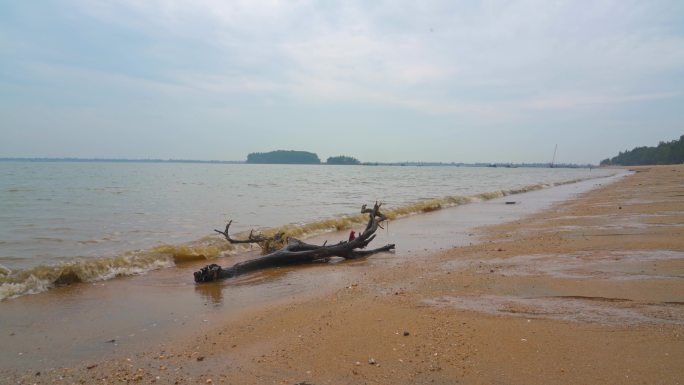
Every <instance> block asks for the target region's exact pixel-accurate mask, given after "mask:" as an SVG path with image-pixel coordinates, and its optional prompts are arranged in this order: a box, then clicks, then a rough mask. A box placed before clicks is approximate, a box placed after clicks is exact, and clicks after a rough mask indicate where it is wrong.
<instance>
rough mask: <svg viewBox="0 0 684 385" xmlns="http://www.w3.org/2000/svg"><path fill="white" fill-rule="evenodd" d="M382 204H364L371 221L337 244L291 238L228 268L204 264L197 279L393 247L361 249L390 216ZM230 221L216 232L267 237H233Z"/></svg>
mask: <svg viewBox="0 0 684 385" xmlns="http://www.w3.org/2000/svg"><path fill="white" fill-rule="evenodd" d="M381 205H382V204H381V203H378V202H376V203H375V205H373V208H372V209H369V208H368V207H367V206H366V205H363V206H362V207H361V212H362V213H367V214H368V216H369V218H368V224H367V225H366V228H365V229H364V231H363V232H362V233H360V234H359V235H358V236H357V237H356V238H355V239H353V240H351V241H340V242H339V243H337V244H334V245H327V241H326V243H324V244H323V245H322V246H318V245H312V244H309V243H306V242H302V241H300V240H298V239H295V238H289V239H288V240H287V244H286V245H285V246H284V247H283V248H281V249H279V250H277V251H274V252H272V253H270V254H266V255H264V256H262V257H259V258H255V259H250V260H247V261H243V262H239V263H236V264H235V265H233V266H231V267H228V268H222V267H221V266H219V265H216V264H211V265H208V266H205V267H204V268H202V269H201V270H199V271H196V272H195V273H194V275H195V282H210V281H214V280H218V279H225V278H232V277H236V276H238V275H240V274H245V273H248V272H251V271H255V270H260V269H266V268H269V267H278V266H287V265H295V264H304V263H313V262H321V261H326V260H327V259H328V258H330V257H341V258H344V259H357V258H363V257H367V256H369V255H372V254H375V253H379V252H383V251H391V250H394V244H388V245H385V246H383V247H379V248H377V249H372V250H362V249H364V248H365V247H366V246H368V244H369V243H370V242H371V241H373V239H375V235H376V234H375V232H376V231H377V229H378V227H380V228H382V227H381V226H380V222H382V221H384V220H386V219H387V217H385V215H384V214H382V213H381V212H380V206H381ZM231 222H232V221H231ZM231 222H228V224H227V225H226V230H225V231H219V230H215V231H216V232H217V233H219V234H223V235H224V237H225V238H226V239H227V240H228V241H229V242H231V243H258V242H260V241H263V240H265V238H259V237H260V236H255V237H253V236H252V234H251V233H250V236H249V238H248V239H247V240H242V241H240V240H231V238H230V236H229V235H228V229H229V227H230V224H231ZM281 237H282V235H281ZM257 239H260V240H257Z"/></svg>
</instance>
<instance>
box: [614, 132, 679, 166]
mask: <svg viewBox="0 0 684 385" xmlns="http://www.w3.org/2000/svg"><path fill="white" fill-rule="evenodd" d="M677 163H684V135H682V136H680V137H679V140H673V141H671V142H660V144H658V146H657V147H645V146H644V147H636V148H634V149H632V150H631V151H625V152H622V151H621V152H620V153H619V154H618V155H617V156H614V157H612V158H610V159H604V160H602V161H601V165H602V166H606V165H611V164H615V165H622V166H637V165H646V164H677Z"/></svg>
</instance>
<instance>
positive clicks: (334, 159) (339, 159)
mask: <svg viewBox="0 0 684 385" xmlns="http://www.w3.org/2000/svg"><path fill="white" fill-rule="evenodd" d="M325 163H326V164H342V165H354V164H361V162H359V160H358V159H356V158H354V157H352V156H345V155H340V156H331V157H329V158H328V160H327V161H326V162H325Z"/></svg>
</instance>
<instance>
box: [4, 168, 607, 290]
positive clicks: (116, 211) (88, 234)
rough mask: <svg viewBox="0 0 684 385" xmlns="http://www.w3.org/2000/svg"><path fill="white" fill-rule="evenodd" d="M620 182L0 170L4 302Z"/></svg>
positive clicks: (564, 172) (467, 175)
mask: <svg viewBox="0 0 684 385" xmlns="http://www.w3.org/2000/svg"><path fill="white" fill-rule="evenodd" d="M614 173H616V171H615V170H606V169H593V170H588V169H563V168H553V169H551V168H472V167H410V166H409V167H390V166H376V167H373V166H324V165H316V166H311V165H247V164H179V163H173V164H171V163H105V162H93V163H87V162H78V163H71V162H8V161H6V162H0V300H3V299H7V298H12V297H16V296H19V295H23V294H29V293H38V292H41V291H45V290H48V289H49V288H51V287H54V286H56V285H63V284H70V283H73V282H92V281H98V280H105V279H111V278H114V277H117V276H125V275H131V274H141V273H145V272H148V271H150V270H154V269H159V268H170V267H173V266H175V265H177V264H181V263H184V262H185V261H193V260H197V259H207V260H212V259H215V258H221V257H227V256H230V255H234V254H236V253H240V252H242V251H244V250H245V248H244V247H243V248H240V247H236V246H233V245H229V244H227V242H225V240H223V239H222V238H221V237H220V236H218V235H215V234H214V233H213V232H212V229H214V228H220V229H222V228H223V227H224V226H225V223H226V222H227V221H228V220H230V219H232V220H233V221H234V222H233V225H232V226H231V233H232V234H234V235H235V236H236V237H239V236H240V235H243V236H244V235H245V234H246V232H248V231H249V229H252V228H254V229H259V230H261V231H264V232H266V233H269V232H274V231H281V230H284V231H286V232H287V233H288V234H289V235H292V236H297V237H304V236H307V235H313V234H316V233H321V232H325V231H331V230H344V229H348V228H351V227H352V226H354V225H355V224H357V223H362V222H363V221H364V220H365V218H364V217H363V216H361V215H359V214H358V212H359V210H360V207H361V205H362V204H364V203H367V204H372V203H373V202H375V201H381V202H383V204H384V208H385V209H384V211H385V212H386V213H388V214H389V216H390V218H391V219H394V218H397V217H401V216H406V215H413V214H419V213H421V212H427V211H434V210H438V209H440V208H443V207H449V206H454V205H458V204H467V203H469V202H472V201H476V200H486V199H491V198H495V197H500V196H504V195H509V194H515V193H521V192H525V191H530V190H536V189H541V188H545V187H549V186H553V185H558V184H564V183H571V182H574V181H578V180H584V179H589V178H596V177H602V176H607V175H611V174H614Z"/></svg>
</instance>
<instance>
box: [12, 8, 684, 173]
mask: <svg viewBox="0 0 684 385" xmlns="http://www.w3.org/2000/svg"><path fill="white" fill-rule="evenodd" d="M683 121H684V1H681V0H675V1H653V0H649V1H644V0H638V1H630V0H616V1H582V0H574V1H550V0H543V1H482V2H477V1H454V0H446V1H410V2H400V1H387V2H383V1H358V2H356V1H340V2H332V1H320V2H314V1H292V2H279V1H263V2H258V1H254V0H247V1H222V0H215V1H214V0H188V1H184V0H174V1H164V0H145V1H140V0H129V1H125V0H124V1H118V2H114V1H111V2H110V1H89V0H64V1H56V0H45V1H22V0H7V1H2V2H0V134H1V135H0V157H43V156H45V157H71V156H73V157H100V158H175V159H181V158H182V159H220V160H243V159H245V158H246V155H247V154H248V153H249V152H255V151H269V150H275V149H296V150H308V151H313V152H316V153H318V155H319V156H320V157H321V158H326V157H328V156H333V155H340V154H345V155H351V156H355V157H357V158H359V159H360V160H362V161H407V160H408V161H444V162H451V161H457V162H461V161H462V162H478V161H482V162H548V161H550V160H551V157H552V155H553V148H554V145H556V144H558V155H557V161H558V162H581V163H586V162H592V163H597V162H599V161H600V160H601V159H603V158H606V157H609V156H613V155H615V154H616V153H617V152H618V151H620V150H625V149H628V148H632V147H634V146H638V145H656V144H657V143H658V142H659V141H667V140H672V139H677V138H679V136H680V135H682V134H684V124H683V123H682V122H683Z"/></svg>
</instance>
